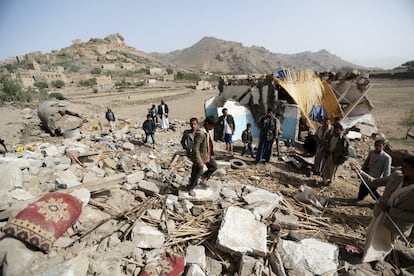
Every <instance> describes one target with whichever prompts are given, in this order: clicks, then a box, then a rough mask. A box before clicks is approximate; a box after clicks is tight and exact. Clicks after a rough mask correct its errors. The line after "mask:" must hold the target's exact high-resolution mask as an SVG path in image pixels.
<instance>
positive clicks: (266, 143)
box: [181, 108, 282, 196]
mask: <svg viewBox="0 0 414 276" xmlns="http://www.w3.org/2000/svg"><path fill="white" fill-rule="evenodd" d="M280 119H281V115H278V116H276V117H275V116H273V111H272V110H271V109H269V110H268V112H267V114H266V115H265V116H263V117H262V118H261V119H260V122H259V128H260V139H259V147H258V150H257V154H256V163H260V162H268V161H269V160H270V157H271V155H272V147H273V144H274V142H276V143H277V144H278V142H279V141H278V137H279V136H280V135H281V134H282V129H281V121H280ZM190 126H191V129H188V130H185V131H184V133H183V136H182V139H181V145H182V146H183V148H184V149H185V150H186V152H187V156H188V157H189V158H190V159H191V160H192V162H193V165H192V169H191V177H190V181H189V184H188V186H187V189H188V191H189V194H190V195H192V196H194V195H195V190H194V188H195V187H196V186H197V185H200V186H206V181H207V180H208V179H209V178H210V176H211V175H212V174H213V172H214V171H215V170H216V169H217V163H216V162H215V160H214V149H213V140H214V139H213V137H212V135H211V130H212V129H214V127H215V126H217V128H216V130H217V131H218V133H217V134H218V135H217V137H218V139H220V140H221V141H224V142H225V144H226V153H227V154H228V155H230V156H231V157H233V156H234V152H233V135H234V131H235V121H234V118H233V116H232V115H231V114H229V112H228V109H227V108H223V109H222V115H221V116H220V117H219V118H218V120H217V119H216V118H215V117H214V116H208V117H207V118H206V119H205V120H204V127H203V128H199V126H198V120H197V118H191V119H190ZM242 141H243V143H244V146H243V150H242V153H241V154H242V155H244V154H245V152H246V151H248V152H250V155H251V157H252V158H253V157H254V153H253V148H252V141H253V134H252V130H251V124H250V123H248V124H247V125H246V129H245V130H244V131H243V133H242ZM277 149H278V146H277ZM278 153H279V149H278ZM204 166H206V167H207V170H206V171H205V172H204V173H203V168H204ZM200 178H201V180H200ZM199 180H200V181H199Z"/></svg>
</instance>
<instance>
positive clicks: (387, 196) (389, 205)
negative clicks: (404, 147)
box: [351, 155, 414, 268]
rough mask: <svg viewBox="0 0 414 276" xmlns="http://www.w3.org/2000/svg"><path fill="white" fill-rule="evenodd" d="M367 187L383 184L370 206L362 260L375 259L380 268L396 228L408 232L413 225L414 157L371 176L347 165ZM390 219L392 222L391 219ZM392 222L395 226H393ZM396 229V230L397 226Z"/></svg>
mask: <svg viewBox="0 0 414 276" xmlns="http://www.w3.org/2000/svg"><path fill="white" fill-rule="evenodd" d="M351 166H352V169H354V170H355V171H357V172H359V173H360V174H361V176H362V177H363V178H364V180H365V181H366V182H367V184H368V185H369V186H372V187H374V188H377V187H380V186H385V190H384V194H383V196H382V197H381V198H380V199H379V200H377V203H376V204H375V206H374V216H373V218H372V220H371V222H370V224H369V226H368V228H367V233H366V243H365V248H364V255H363V257H362V261H363V262H377V264H376V265H377V266H379V268H381V266H383V265H382V264H383V262H384V259H385V257H386V256H387V255H388V254H389V253H390V252H391V250H392V247H393V242H394V240H395V239H396V238H397V237H398V236H400V231H401V232H402V233H404V234H405V236H407V235H409V234H410V232H411V231H412V228H413V226H414V200H413V198H414V156H412V155H411V156H408V157H406V158H404V160H403V163H402V167H401V172H400V171H397V172H395V173H393V174H391V175H389V176H386V177H383V178H376V179H375V178H373V177H372V176H370V175H369V174H367V173H365V172H363V171H362V170H360V169H359V168H357V167H356V165H355V164H351ZM391 220H392V221H391ZM394 224H395V225H394ZM397 227H398V229H399V230H400V231H399V230H398V229H397Z"/></svg>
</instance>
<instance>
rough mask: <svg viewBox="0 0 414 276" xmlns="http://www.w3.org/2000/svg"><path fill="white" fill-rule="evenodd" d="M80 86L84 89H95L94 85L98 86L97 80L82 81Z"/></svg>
mask: <svg viewBox="0 0 414 276" xmlns="http://www.w3.org/2000/svg"><path fill="white" fill-rule="evenodd" d="M79 85H81V86H84V87H93V86H94V85H96V78H92V79H87V80H81V81H80V82H79Z"/></svg>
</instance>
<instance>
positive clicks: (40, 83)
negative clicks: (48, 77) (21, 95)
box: [34, 81, 49, 89]
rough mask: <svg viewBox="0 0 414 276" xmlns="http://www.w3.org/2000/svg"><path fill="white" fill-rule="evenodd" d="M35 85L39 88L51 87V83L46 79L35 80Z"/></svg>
mask: <svg viewBox="0 0 414 276" xmlns="http://www.w3.org/2000/svg"><path fill="white" fill-rule="evenodd" d="M34 86H36V87H37V88H39V89H46V88H49V84H47V82H45V81H38V82H35V84H34Z"/></svg>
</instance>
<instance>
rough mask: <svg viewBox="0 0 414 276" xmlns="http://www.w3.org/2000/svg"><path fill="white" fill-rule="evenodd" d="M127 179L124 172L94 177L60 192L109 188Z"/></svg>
mask: <svg viewBox="0 0 414 276" xmlns="http://www.w3.org/2000/svg"><path fill="white" fill-rule="evenodd" d="M125 181H126V175H125V174H124V173H120V174H115V175H111V176H107V177H104V178H99V179H94V180H91V181H89V182H86V183H83V184H81V185H78V186H74V187H70V188H67V189H64V190H60V191H59V192H62V193H71V192H73V191H75V190H78V189H82V188H85V189H88V190H89V191H90V192H94V191H98V190H101V189H103V188H105V189H109V188H111V187H114V186H116V185H119V184H122V183H123V182H125Z"/></svg>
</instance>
